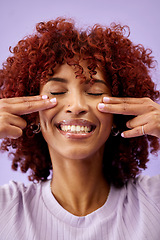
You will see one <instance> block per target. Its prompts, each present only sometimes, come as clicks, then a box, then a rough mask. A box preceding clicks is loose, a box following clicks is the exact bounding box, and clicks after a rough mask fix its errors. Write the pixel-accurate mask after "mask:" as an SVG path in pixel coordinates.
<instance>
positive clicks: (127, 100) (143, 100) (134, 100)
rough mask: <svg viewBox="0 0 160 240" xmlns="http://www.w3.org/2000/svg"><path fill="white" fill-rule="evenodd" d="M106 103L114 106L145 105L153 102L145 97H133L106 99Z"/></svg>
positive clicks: (104, 99)
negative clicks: (126, 104)
mask: <svg viewBox="0 0 160 240" xmlns="http://www.w3.org/2000/svg"><path fill="white" fill-rule="evenodd" d="M103 102H104V103H112V104H123V103H128V104H144V103H146V102H147V103H148V102H152V100H151V99H150V98H147V97H143V98H132V97H104V98H103Z"/></svg>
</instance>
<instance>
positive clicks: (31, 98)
mask: <svg viewBox="0 0 160 240" xmlns="http://www.w3.org/2000/svg"><path fill="white" fill-rule="evenodd" d="M42 97H43V96H41V95H37V96H28V97H13V98H2V99H1V100H0V101H3V102H5V103H21V102H25V101H26V102H27V101H37V100H41V99H42Z"/></svg>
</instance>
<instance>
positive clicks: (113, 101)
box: [98, 97, 156, 116]
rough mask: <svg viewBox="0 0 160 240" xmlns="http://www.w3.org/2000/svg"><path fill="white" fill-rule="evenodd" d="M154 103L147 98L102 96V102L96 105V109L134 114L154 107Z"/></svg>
mask: <svg viewBox="0 0 160 240" xmlns="http://www.w3.org/2000/svg"><path fill="white" fill-rule="evenodd" d="M155 104H156V103H154V102H153V101H152V100H151V99H149V98H117V97H109V98H108V97H104V98H103V103H100V104H99V105H98V109H99V110H100V111H101V112H105V113H112V114H123V115H135V116H136V115H142V114H144V113H146V112H148V111H150V110H151V109H152V110H153V109H155V106H154V105H155Z"/></svg>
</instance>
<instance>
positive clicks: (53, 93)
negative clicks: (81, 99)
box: [51, 92, 66, 95]
mask: <svg viewBox="0 0 160 240" xmlns="http://www.w3.org/2000/svg"><path fill="white" fill-rule="evenodd" d="M65 93H66V92H51V94H52V95H62V94H65Z"/></svg>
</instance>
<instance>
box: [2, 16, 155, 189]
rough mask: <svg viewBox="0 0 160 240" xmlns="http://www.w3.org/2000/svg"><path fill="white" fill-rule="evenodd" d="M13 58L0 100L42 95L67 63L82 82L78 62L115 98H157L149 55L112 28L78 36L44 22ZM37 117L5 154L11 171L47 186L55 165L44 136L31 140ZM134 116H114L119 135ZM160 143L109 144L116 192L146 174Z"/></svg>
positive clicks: (107, 165) (59, 22) (63, 24)
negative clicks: (84, 62) (102, 80)
mask: <svg viewBox="0 0 160 240" xmlns="http://www.w3.org/2000/svg"><path fill="white" fill-rule="evenodd" d="M10 51H11V53H12V56H11V57H9V58H8V59H7V60H6V62H5V63H4V64H3V68H2V69H1V70H0V88H1V92H0V97H1V98H10V97H20V96H33V95H38V94H39V91H40V84H42V83H45V81H46V79H47V76H50V75H51V76H52V75H53V74H54V69H55V67H56V66H57V64H60V65H61V64H63V63H65V62H67V63H68V64H69V65H73V66H74V67H75V73H76V75H77V76H80V77H82V78H83V79H84V76H83V68H82V67H81V66H80V64H79V61H80V59H83V60H88V69H89V71H90V76H91V79H92V76H93V75H94V74H95V68H96V67H97V66H98V67H99V68H100V69H101V70H102V71H103V72H104V74H105V76H106V81H107V82H109V84H110V87H111V92H112V96H116V97H138V98H139V97H148V98H151V99H152V100H156V99H157V98H158V96H159V93H158V91H156V90H155V85H154V83H153V81H152V79H151V76H150V72H151V69H152V68H154V59H153V57H152V56H151V51H150V50H148V49H145V48H144V47H143V46H142V45H134V44H133V43H132V42H131V41H130V40H129V28H128V27H127V26H121V25H116V24H111V25H110V26H109V27H103V26H100V25H95V26H93V27H92V28H90V29H89V28H88V29H87V30H79V29H77V28H76V27H75V24H74V22H73V20H70V19H69V20H67V19H62V18H58V19H56V20H53V21H48V22H41V23H39V24H37V26H36V33H34V34H33V35H31V36H28V37H26V38H24V39H23V40H21V41H19V42H18V44H17V45H16V46H15V47H14V48H13V50H11V49H10ZM37 114H38V113H33V114H28V115H25V116H22V117H23V118H24V119H25V120H26V121H27V123H28V125H27V127H26V129H24V132H23V135H22V137H20V138H19V139H16V140H14V139H4V140H3V142H2V144H1V150H6V151H7V150H8V151H9V150H10V151H12V150H11V149H12V148H13V149H14V151H13V160H12V168H13V169H14V170H17V168H18V167H20V169H21V171H22V172H27V171H28V170H29V169H30V170H31V174H30V176H29V179H30V180H31V181H35V180H37V181H39V180H42V181H45V180H46V179H47V178H48V176H49V175H50V171H51V170H52V164H51V160H50V155H49V152H48V147H47V143H46V142H45V140H44V138H43V136H42V134H41V133H39V134H36V135H35V134H31V131H30V128H29V126H30V124H31V123H33V122H35V119H36V117H37ZM132 117H133V116H123V115H115V116H114V123H115V124H116V126H117V128H118V129H119V131H120V132H122V131H124V130H126V122H127V121H128V120H129V119H131V118H132ZM158 148H159V143H158V139H157V138H155V137H151V136H142V137H137V138H131V139H124V138H122V137H121V136H120V135H119V136H117V137H113V136H112V135H110V137H109V139H108V140H107V142H106V148H105V152H104V160H103V169H104V175H105V177H106V179H107V181H108V182H110V183H112V184H114V185H115V186H117V187H120V186H123V185H124V184H125V182H126V181H127V180H128V179H130V178H134V177H135V176H137V174H139V172H140V169H145V168H146V163H147V161H148V154H149V149H150V151H151V152H156V151H157V150H158Z"/></svg>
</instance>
